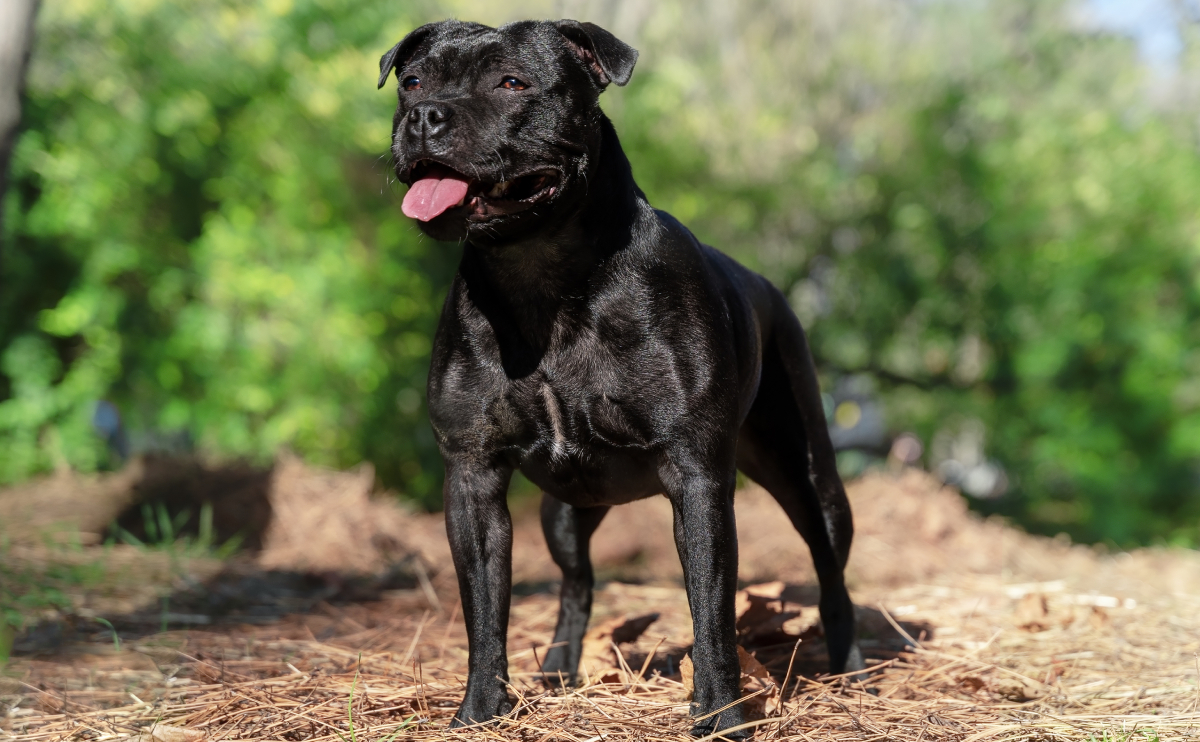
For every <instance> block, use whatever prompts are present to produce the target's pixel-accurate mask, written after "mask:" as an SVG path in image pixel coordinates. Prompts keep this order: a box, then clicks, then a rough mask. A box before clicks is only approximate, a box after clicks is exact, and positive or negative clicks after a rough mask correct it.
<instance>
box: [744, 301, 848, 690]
mask: <svg viewBox="0 0 1200 742" xmlns="http://www.w3.org/2000/svg"><path fill="white" fill-rule="evenodd" d="M772 298H773V304H774V306H773V307H772V309H773V316H772V318H771V320H770V321H771V325H772V331H771V332H770V333H769V334H768V335H767V337H766V338H764V340H765V347H764V349H763V362H762V376H761V380H760V382H759V389H758V395H757V397H756V398H755V400H754V404H753V405H752V406H751V409H750V413H749V415H748V416H747V418H746V421H745V423H744V424H743V426H742V430H741V432H740V434H739V437H738V468H739V469H741V470H742V471H743V472H745V473H746V475H747V476H749V477H750V478H751V479H753V480H755V481H756V482H758V483H759V484H761V485H762V486H763V487H764V488H766V490H767V491H768V492H770V493H771V495H772V496H773V497H774V498H775V500H776V501H777V502H778V503H779V504H780V505H781V506H782V507H783V509H784V511H785V512H786V513H787V515H788V518H790V519H791V521H792V525H794V526H795V527H796V530H797V531H799V532H800V535H801V536H803V537H804V540H805V542H807V544H808V548H809V551H810V552H811V553H812V558H813V564H814V566H815V567H816V571H817V579H818V580H819V581H820V584H821V602H820V610H821V623H822V625H823V626H824V629H825V640H826V645H827V647H828V648H829V669H830V672H832V673H834V674H837V673H842V672H847V671H853V670H861V669H862V668H863V660H862V654H861V652H860V651H859V649H858V645H857V643H856V641H855V638H856V637H855V621H854V604H853V603H851V601H850V594H849V592H848V591H847V590H846V582H845V577H844V574H843V570H844V568H845V566H846V560H847V559H848V558H849V556H850V540H851V537H852V536H853V533H854V524H853V521H852V519H851V515H850V502H849V500H847V498H846V491H845V489H843V487H842V480H841V478H840V477H839V476H838V473H837V461H836V459H835V457H834V451H833V445H832V443H830V440H829V430H828V428H827V427H826V423H825V415H824V411H823V408H822V405H821V396H820V390H819V388H818V385H817V376H816V370H815V368H814V366H813V362H812V356H811V355H810V353H809V349H808V341H807V339H806V338H805V336H804V330H803V329H801V327H800V322H799V321H798V320H797V319H796V317H795V315H793V314H792V312H791V310H790V309H789V308H788V306H787V304H786V302H785V301H784V299H783V296H782V295H781V294H779V293H778V292H772Z"/></svg>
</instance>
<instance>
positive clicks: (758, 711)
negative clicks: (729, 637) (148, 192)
mask: <svg viewBox="0 0 1200 742" xmlns="http://www.w3.org/2000/svg"><path fill="white" fill-rule="evenodd" d="M737 651H738V664H739V665H740V666H741V670H742V676H741V682H740V687H741V689H742V694H743V695H749V694H751V693H756V692H758V691H763V692H762V693H759V694H758V695H757V696H755V697H754V698H751V699H750V700H748V701H746V703H744V704H743V710H744V711H745V713H746V715H747V717H749V718H751V719H755V718H762V717H764V716H769V715H771V714H773V713H774V712H775V711H776V710H777V709H778V708H779V686H778V685H776V683H775V681H774V680H772V679H771V674H770V673H769V672H767V668H766V666H765V665H763V663H761V662H759V661H758V658H756V657H755V656H754V655H753V654H751V653H749V652H747V651H746V650H745V649H742V648H741V647H738V648H737Z"/></svg>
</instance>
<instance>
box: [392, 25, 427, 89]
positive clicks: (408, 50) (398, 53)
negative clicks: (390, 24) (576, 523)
mask: <svg viewBox="0 0 1200 742" xmlns="http://www.w3.org/2000/svg"><path fill="white" fill-rule="evenodd" d="M436 25H437V24H436V23H426V24H425V25H424V26H421V27H420V28H418V29H416V30H415V31H413V32H412V33H410V34H409V35H408V36H405V37H404V38H403V39H401V40H400V43H399V44H396V45H395V46H393V47H392V48H391V49H388V51H387V54H384V55H383V56H382V57H380V58H379V87H381V88H382V87H383V85H384V83H386V82H387V79H388V75H391V74H392V70H394V69H396V68H397V67H403V66H404V65H406V64H408V60H410V59H412V56H413V53H415V52H416V51H417V47H418V46H420V45H421V42H422V41H424V40H425V39H426V37H428V36H429V34H430V33H431V32H432V31H433V27H434V26H436Z"/></svg>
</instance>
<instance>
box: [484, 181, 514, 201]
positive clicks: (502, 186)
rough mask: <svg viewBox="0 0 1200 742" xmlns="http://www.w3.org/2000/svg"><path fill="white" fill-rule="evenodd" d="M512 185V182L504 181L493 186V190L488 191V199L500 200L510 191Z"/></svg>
mask: <svg viewBox="0 0 1200 742" xmlns="http://www.w3.org/2000/svg"><path fill="white" fill-rule="evenodd" d="M511 184H512V181H511V180H503V181H500V182H499V183H497V184H496V185H494V186H492V190H490V191H488V198H500V197H501V196H503V195H504V193H505V192H506V191H507V190H508V187H509V186H510V185H511Z"/></svg>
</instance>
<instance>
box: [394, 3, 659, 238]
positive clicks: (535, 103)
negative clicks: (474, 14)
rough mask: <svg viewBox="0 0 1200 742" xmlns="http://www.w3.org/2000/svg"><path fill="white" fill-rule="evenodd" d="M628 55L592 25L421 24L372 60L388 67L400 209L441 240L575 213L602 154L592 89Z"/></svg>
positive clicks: (513, 233) (623, 77)
mask: <svg viewBox="0 0 1200 742" xmlns="http://www.w3.org/2000/svg"><path fill="white" fill-rule="evenodd" d="M636 60H637V52H636V51H635V50H633V49H632V48H631V47H629V46H627V45H625V44H624V43H622V42H621V41H619V40H618V39H617V38H616V37H614V36H613V35H612V34H610V33H608V32H607V31H605V30H604V29H602V28H599V27H598V26H594V25H592V24H590V23H578V22H576V21H544V22H534V21H524V22H520V23H512V24H509V25H507V26H502V27H500V28H490V27H488V26H483V25H480V24H477V23H464V22H461V21H443V22H440V23H431V24H429V25H427V26H422V27H421V28H418V29H417V30H415V31H413V32H412V33H410V34H409V35H408V36H406V37H405V38H404V40H402V41H401V42H400V43H399V44H397V45H396V46H394V47H392V49H391V50H389V51H388V53H387V54H385V55H383V58H382V59H381V60H380V62H379V70H380V76H379V86H380V87H383V85H384V84H385V83H386V82H387V79H388V76H389V75H390V73H391V71H392V70H393V69H394V70H395V71H396V78H397V80H398V82H399V90H398V95H399V105H398V106H397V107H396V115H395V117H394V118H393V119H392V154H393V156H394V158H395V168H396V175H397V177H398V178H399V179H400V181H401V182H402V183H405V184H407V185H408V186H409V191H408V193H407V194H406V195H405V198H404V205H403V210H404V213H405V214H406V215H408V216H410V217H413V218H415V219H417V220H419V222H420V224H421V229H422V230H424V231H425V233H426V234H428V235H430V236H431V237H434V238H435V239H440V240H464V239H470V240H472V241H481V242H503V241H506V240H509V239H512V238H515V237H520V236H523V235H527V234H530V233H532V232H535V231H536V230H537V229H539V228H540V227H542V226H544V225H545V224H547V223H548V222H549V221H551V220H553V219H555V218H556V216H558V215H561V214H565V213H569V212H570V211H571V210H572V209H574V208H576V207H577V206H578V204H579V203H580V200H581V199H582V198H583V197H584V196H585V194H586V192H587V175H588V172H589V168H590V167H591V166H592V165H593V163H594V161H595V158H596V153H597V151H598V147H599V138H600V120H601V118H600V117H601V113H600V108H599V95H600V92H601V91H602V90H603V89H604V88H605V87H606V86H607V85H608V84H609V83H610V82H615V83H617V84H618V85H624V84H625V83H626V82H628V80H629V76H630V74H632V72H633V65H634V62H636Z"/></svg>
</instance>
